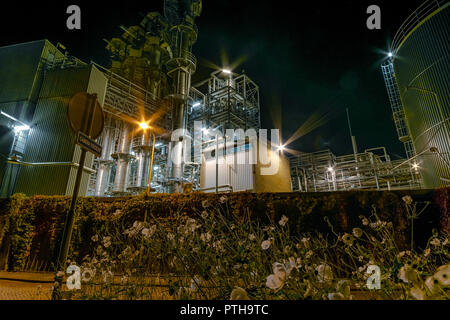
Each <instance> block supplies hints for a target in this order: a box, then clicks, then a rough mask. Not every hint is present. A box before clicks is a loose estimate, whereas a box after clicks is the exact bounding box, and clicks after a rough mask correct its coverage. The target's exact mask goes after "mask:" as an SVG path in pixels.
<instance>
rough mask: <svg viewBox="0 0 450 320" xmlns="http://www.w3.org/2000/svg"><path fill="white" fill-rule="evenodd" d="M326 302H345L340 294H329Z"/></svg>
mask: <svg viewBox="0 0 450 320" xmlns="http://www.w3.org/2000/svg"><path fill="white" fill-rule="evenodd" d="M328 300H346V299H345V297H344V295H343V294H342V293H340V292H336V293H329V294H328Z"/></svg>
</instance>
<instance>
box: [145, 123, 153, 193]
mask: <svg viewBox="0 0 450 320" xmlns="http://www.w3.org/2000/svg"><path fill="white" fill-rule="evenodd" d="M151 134H152V136H153V145H152V159H151V161H150V172H149V174H148V189H147V193H148V194H150V192H151V189H152V187H151V186H152V173H153V159H154V158H153V157H154V155H155V134H154V133H153V132H151Z"/></svg>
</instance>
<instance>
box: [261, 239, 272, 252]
mask: <svg viewBox="0 0 450 320" xmlns="http://www.w3.org/2000/svg"><path fill="white" fill-rule="evenodd" d="M270 245H271V243H270V240H264V241H263V242H262V243H261V248H262V249H263V250H267V249H269V248H270Z"/></svg>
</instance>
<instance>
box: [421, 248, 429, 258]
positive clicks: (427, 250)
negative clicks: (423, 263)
mask: <svg viewBox="0 0 450 320" xmlns="http://www.w3.org/2000/svg"><path fill="white" fill-rule="evenodd" d="M430 253H431V250H430V249H429V248H428V249H425V250H424V252H423V256H424V257H428V256H429V255H430Z"/></svg>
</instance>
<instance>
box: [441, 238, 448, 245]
mask: <svg viewBox="0 0 450 320" xmlns="http://www.w3.org/2000/svg"><path fill="white" fill-rule="evenodd" d="M447 244H448V238H447V239H445V240H444V242H442V246H443V247H445V246H446V245H447Z"/></svg>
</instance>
